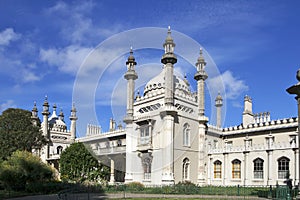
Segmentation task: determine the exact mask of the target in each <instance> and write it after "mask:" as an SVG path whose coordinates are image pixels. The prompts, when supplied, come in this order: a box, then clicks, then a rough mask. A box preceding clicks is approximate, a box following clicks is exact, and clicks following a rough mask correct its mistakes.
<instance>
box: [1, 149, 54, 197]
mask: <svg viewBox="0 0 300 200" xmlns="http://www.w3.org/2000/svg"><path fill="white" fill-rule="evenodd" d="M52 179H53V171H52V169H51V168H50V167H49V166H47V165H46V164H44V163H42V161H41V160H40V158H39V157H37V156H34V155H32V154H31V153H30V152H27V151H16V152H14V153H13V154H12V155H11V156H10V157H8V159H7V160H6V161H3V162H2V163H1V164H0V181H1V182H2V184H3V186H4V188H5V189H9V190H16V191H21V190H25V188H26V184H29V183H36V182H48V181H50V180H52Z"/></svg>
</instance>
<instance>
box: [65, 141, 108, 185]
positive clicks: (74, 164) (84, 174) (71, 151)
mask: <svg viewBox="0 0 300 200" xmlns="http://www.w3.org/2000/svg"><path fill="white" fill-rule="evenodd" d="M60 167H61V171H60V172H61V178H62V179H63V180H71V181H76V182H83V181H85V180H88V181H102V180H104V179H105V177H107V175H108V174H109V169H108V167H106V166H104V165H102V164H101V163H99V161H98V160H97V159H96V158H95V157H93V155H92V154H91V153H90V152H89V151H88V150H87V148H86V147H85V146H84V144H83V143H80V142H79V143H73V144H71V145H70V146H69V147H67V148H66V149H65V150H64V151H63V152H62V154H61V156H60Z"/></svg>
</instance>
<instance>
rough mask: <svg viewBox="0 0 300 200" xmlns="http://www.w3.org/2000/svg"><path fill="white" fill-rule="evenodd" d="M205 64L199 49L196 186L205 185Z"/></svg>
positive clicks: (197, 65)
mask: <svg viewBox="0 0 300 200" xmlns="http://www.w3.org/2000/svg"><path fill="white" fill-rule="evenodd" d="M205 65H206V62H205V60H204V57H203V54H202V49H200V56H199V58H198V60H197V63H196V67H197V72H196V74H195V76H194V79H195V80H196V81H197V99H198V138H199V146H198V151H199V153H198V184H199V185H205V184H206V181H205V177H206V175H205V171H206V169H205V154H206V153H205V149H204V146H205V133H206V123H207V122H208V118H207V117H206V116H205V113H204V111H205V90H204V84H205V80H206V79H207V77H208V76H207V74H206V72H205V70H204V67H205Z"/></svg>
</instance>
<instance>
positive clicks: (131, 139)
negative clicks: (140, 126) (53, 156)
mask: <svg viewBox="0 0 300 200" xmlns="http://www.w3.org/2000/svg"><path fill="white" fill-rule="evenodd" d="M126 65H127V72H126V73H125V75H124V78H125V79H126V80H127V111H126V116H125V118H124V120H123V121H124V122H125V123H126V174H125V182H127V183H128V182H132V181H133V176H134V173H135V172H136V171H135V170H136V167H135V165H134V162H135V159H136V152H135V151H136V146H137V140H136V138H137V137H136V135H134V130H133V123H132V122H133V103H134V88H135V82H134V81H135V80H136V79H137V78H138V75H137V73H136V72H135V66H136V62H135V58H134V56H133V51H132V47H131V48H130V55H129V57H128V59H127V62H126ZM111 162H113V161H111Z"/></svg>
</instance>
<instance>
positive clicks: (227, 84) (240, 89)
mask: <svg viewBox="0 0 300 200" xmlns="http://www.w3.org/2000/svg"><path fill="white" fill-rule="evenodd" d="M207 83H208V85H209V89H210V90H212V91H210V92H211V93H214V94H216V93H217V92H218V91H220V90H221V89H220V88H222V87H224V88H225V92H226V94H225V95H226V98H228V99H236V98H237V97H239V96H240V95H241V94H242V93H244V92H245V91H247V90H248V89H249V88H248V86H247V85H246V83H245V81H244V80H241V79H239V78H237V77H234V76H233V74H232V72H231V71H229V70H227V71H225V72H224V73H223V74H221V75H219V76H216V77H213V78H210V79H208V80H207Z"/></svg>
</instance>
